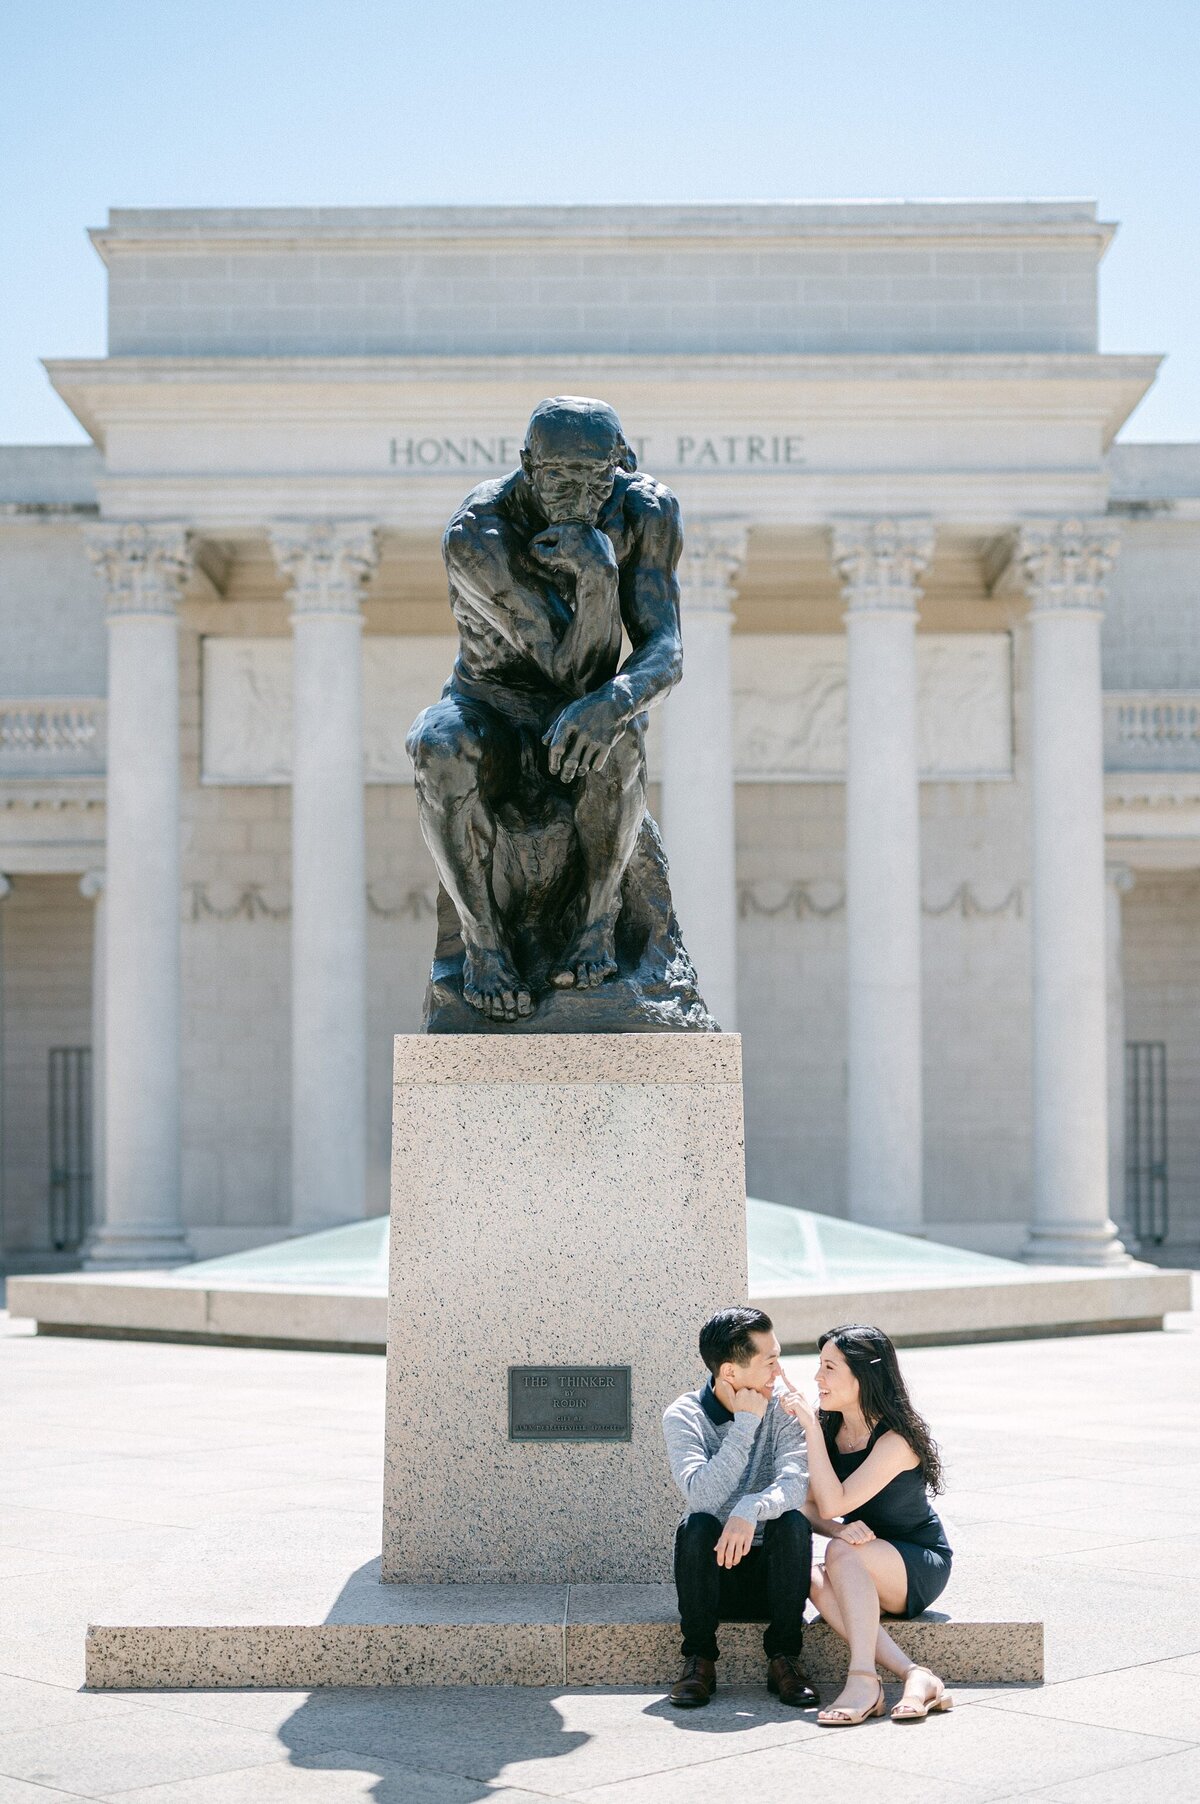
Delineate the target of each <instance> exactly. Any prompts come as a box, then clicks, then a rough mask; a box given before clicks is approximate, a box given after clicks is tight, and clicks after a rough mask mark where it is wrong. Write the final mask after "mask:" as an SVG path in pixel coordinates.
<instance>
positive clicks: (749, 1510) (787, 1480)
mask: <svg viewBox="0 0 1200 1804" xmlns="http://www.w3.org/2000/svg"><path fill="white" fill-rule="evenodd" d="M772 1428H773V1437H774V1438H773V1442H772V1446H773V1450H774V1454H775V1477H774V1479H773V1480H772V1482H771V1483H770V1484H769V1485H767V1486H766V1488H765V1489H764V1490H761V1491H756V1492H751V1493H749V1494H748V1495H747V1496H745V1497H742V1498H740V1499H739V1500H738V1502H737V1503H736V1504H735V1506H734V1510H733V1513H734V1515H735V1516H741V1517H742V1518H743V1519H744V1520H745V1521H747V1522H770V1521H771V1520H772V1519H773V1518H774V1517H775V1516H782V1515H783V1513H784V1511H785V1510H798V1509H800V1508H801V1507H802V1506H803V1504H804V1502H805V1500H806V1498H807V1496H808V1449H807V1447H806V1445H805V1440H804V1431H803V1429H801V1428H800V1426H799V1424H798V1423H796V1422H793V1421H792V1419H791V1418H790V1416H785V1415H784V1413H783V1411H782V1410H781V1409H780V1408H779V1406H778V1404H776V1405H775V1408H774V1411H773V1415H772Z"/></svg>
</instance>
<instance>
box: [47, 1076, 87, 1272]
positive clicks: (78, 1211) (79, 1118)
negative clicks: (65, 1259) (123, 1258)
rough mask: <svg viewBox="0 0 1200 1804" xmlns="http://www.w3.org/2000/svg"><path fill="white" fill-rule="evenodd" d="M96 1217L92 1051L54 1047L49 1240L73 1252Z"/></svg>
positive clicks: (63, 1250)
mask: <svg viewBox="0 0 1200 1804" xmlns="http://www.w3.org/2000/svg"><path fill="white" fill-rule="evenodd" d="M91 1218H92V1049H91V1047H90V1046H52V1047H51V1048H50V1241H51V1244H52V1245H53V1247H54V1250H55V1252H56V1253H73V1252H74V1251H75V1250H76V1248H77V1247H78V1246H79V1245H80V1243H81V1242H82V1240H83V1237H84V1235H85V1234H86V1233H87V1230H88V1224H89V1223H90V1221H91Z"/></svg>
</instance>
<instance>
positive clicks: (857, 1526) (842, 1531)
mask: <svg viewBox="0 0 1200 1804" xmlns="http://www.w3.org/2000/svg"><path fill="white" fill-rule="evenodd" d="M831 1538H832V1539H833V1540H835V1541H848V1542H849V1543H850V1546H851V1547H862V1546H863V1545H864V1544H865V1543H866V1542H867V1541H873V1540H874V1539H875V1536H874V1534H873V1533H872V1532H871V1530H870V1529H869V1528H868V1527H867V1525H866V1523H865V1522H843V1523H842V1526H841V1527H840V1528H839V1529H838V1531H837V1533H836V1535H834V1536H832V1537H831Z"/></svg>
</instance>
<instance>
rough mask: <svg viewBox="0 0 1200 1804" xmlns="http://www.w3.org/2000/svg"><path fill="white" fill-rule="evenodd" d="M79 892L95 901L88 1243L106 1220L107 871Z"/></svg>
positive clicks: (83, 882) (91, 875) (92, 876)
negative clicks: (105, 874)
mask: <svg viewBox="0 0 1200 1804" xmlns="http://www.w3.org/2000/svg"><path fill="white" fill-rule="evenodd" d="M79 893H80V895H81V896H83V897H84V898H85V899H86V900H87V901H89V902H94V903H95V907H94V908H93V909H92V1211H91V1226H90V1228H89V1231H88V1243H89V1246H90V1242H91V1240H92V1238H93V1236H94V1235H95V1233H96V1230H97V1228H98V1227H99V1225H100V1224H101V1223H102V1222H103V1221H104V1219H105V1215H104V1033H105V1027H104V1021H105V1004H106V996H105V991H106V988H107V983H106V979H105V970H104V966H105V956H104V955H105V935H106V932H107V916H108V911H107V909H106V908H105V906H104V872H103V871H100V870H96V871H85V872H84V874H83V876H82V877H81V878H80V879H79Z"/></svg>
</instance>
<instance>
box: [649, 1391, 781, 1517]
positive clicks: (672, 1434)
mask: <svg viewBox="0 0 1200 1804" xmlns="http://www.w3.org/2000/svg"><path fill="white" fill-rule="evenodd" d="M758 1428H759V1419H758V1417H757V1416H756V1415H753V1414H752V1413H751V1412H750V1411H748V1410H744V1411H743V1410H739V1411H738V1412H737V1413H736V1414H735V1415H734V1418H733V1421H732V1422H731V1423H730V1424H729V1431H728V1433H727V1434H726V1435H725V1438H724V1440H723V1441H722V1442H721V1445H720V1446H719V1447H718V1448H717V1451H716V1452H715V1453H714V1454H712V1455H711V1456H710V1455H709V1452H708V1450H707V1448H706V1447H705V1445H704V1434H703V1431H702V1430H701V1427H700V1424H699V1422H697V1421H696V1420H695V1419H694V1417H693V1416H692V1415H691V1413H690V1412H689V1411H687V1410H686V1409H682V1408H681V1407H680V1405H679V1404H678V1403H672V1405H671V1407H670V1409H668V1410H667V1412H666V1414H665V1415H664V1417H663V1438H664V1440H665V1441H666V1443H667V1458H668V1460H669V1461H670V1464H671V1476H672V1478H673V1479H674V1480H675V1483H676V1484H677V1485H678V1486H679V1489H680V1490H681V1491H682V1493H683V1500H684V1502H685V1503H686V1504H687V1507H688V1509H689V1511H690V1512H691V1513H692V1514H693V1515H697V1514H703V1515H708V1516H715V1515H716V1514H717V1512H718V1511H719V1510H720V1508H721V1506H722V1504H724V1502H725V1500H726V1499H727V1498H728V1497H729V1496H730V1495H731V1494H732V1493H733V1491H734V1490H735V1489H736V1487H737V1484H738V1481H739V1480H740V1479H742V1478H743V1477H744V1475H745V1472H746V1467H747V1466H748V1465H749V1464H750V1456H751V1454H752V1453H753V1451H754V1437H755V1435H756V1434H757V1432H758Z"/></svg>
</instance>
